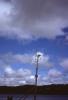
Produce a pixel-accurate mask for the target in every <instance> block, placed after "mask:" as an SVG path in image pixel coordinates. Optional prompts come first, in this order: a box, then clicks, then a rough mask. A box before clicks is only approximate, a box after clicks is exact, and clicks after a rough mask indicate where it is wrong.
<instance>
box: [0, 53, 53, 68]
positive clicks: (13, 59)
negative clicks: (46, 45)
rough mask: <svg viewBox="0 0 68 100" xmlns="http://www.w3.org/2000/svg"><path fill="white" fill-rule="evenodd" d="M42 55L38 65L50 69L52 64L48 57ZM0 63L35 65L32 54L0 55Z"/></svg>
mask: <svg viewBox="0 0 68 100" xmlns="http://www.w3.org/2000/svg"><path fill="white" fill-rule="evenodd" d="M41 54H42V55H41V56H40V58H39V64H40V66H41V65H44V66H45V67H48V68H49V67H52V66H53V63H52V62H51V61H50V57H49V56H48V55H44V54H43V53H41ZM0 61H1V62H2V63H3V64H5V65H7V64H8V65H11V64H13V63H21V64H36V59H35V55H33V54H12V53H7V54H3V55H0ZM1 65H2V64H1Z"/></svg>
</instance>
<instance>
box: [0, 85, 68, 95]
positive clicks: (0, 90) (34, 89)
mask: <svg viewBox="0 0 68 100" xmlns="http://www.w3.org/2000/svg"><path fill="white" fill-rule="evenodd" d="M0 94H31V95H32V94H39V95H51V94H53V95H54V94H55V95H68V84H67V85H63V84H62V85H59V84H58V85H54V84H52V85H44V86H35V85H24V86H15V87H10V86H0Z"/></svg>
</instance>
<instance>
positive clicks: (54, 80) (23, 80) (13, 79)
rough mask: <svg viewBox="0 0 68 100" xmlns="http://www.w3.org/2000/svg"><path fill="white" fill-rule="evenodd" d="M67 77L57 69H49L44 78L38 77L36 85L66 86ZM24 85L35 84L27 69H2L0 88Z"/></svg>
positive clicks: (33, 77) (67, 82) (9, 67)
mask: <svg viewBox="0 0 68 100" xmlns="http://www.w3.org/2000/svg"><path fill="white" fill-rule="evenodd" d="M67 79H68V75H66V76H64V75H63V73H62V72H60V71H58V70H57V69H50V70H49V71H48V74H47V75H46V76H42V75H38V85H50V84H68V81H67ZM25 84H35V76H34V75H33V74H32V72H31V70H29V69H23V68H21V69H17V70H14V69H12V67H11V66H8V67H7V68H5V69H4V74H3V76H2V77H1V76H0V86H2V85H6V86H18V85H25Z"/></svg>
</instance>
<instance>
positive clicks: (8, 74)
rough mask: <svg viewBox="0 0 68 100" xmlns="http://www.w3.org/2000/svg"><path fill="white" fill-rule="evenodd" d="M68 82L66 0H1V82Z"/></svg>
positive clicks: (14, 83)
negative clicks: (36, 80) (36, 74)
mask: <svg viewBox="0 0 68 100" xmlns="http://www.w3.org/2000/svg"><path fill="white" fill-rule="evenodd" d="M37 54H40V55H41V56H40V57H39V61H38V63H39V65H38V85H50V84H68V0H0V86H5V85H6V86H18V85H25V84H35V73H36V66H37V59H36V57H37Z"/></svg>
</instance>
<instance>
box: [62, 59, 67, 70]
mask: <svg viewBox="0 0 68 100" xmlns="http://www.w3.org/2000/svg"><path fill="white" fill-rule="evenodd" d="M60 65H61V66H62V67H63V68H64V69H66V70H67V69H68V58H66V59H63V60H62V61H61V62H60Z"/></svg>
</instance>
